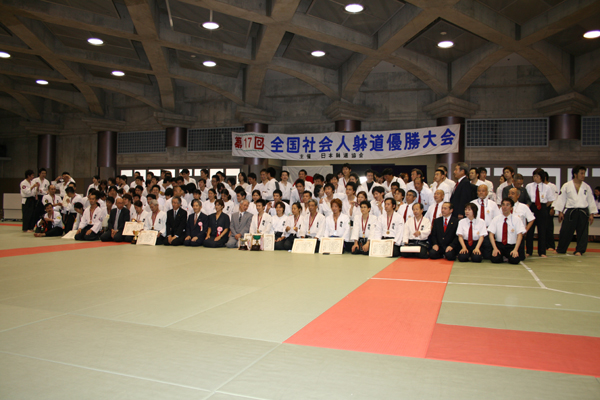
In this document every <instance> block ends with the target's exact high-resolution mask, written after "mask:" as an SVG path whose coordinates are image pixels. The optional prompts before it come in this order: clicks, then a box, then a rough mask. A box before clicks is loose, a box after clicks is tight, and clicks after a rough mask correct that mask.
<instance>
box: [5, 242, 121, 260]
mask: <svg viewBox="0 0 600 400" xmlns="http://www.w3.org/2000/svg"><path fill="white" fill-rule="evenodd" d="M40 240H44V239H40ZM121 244H129V243H114V242H100V241H97V242H79V243H71V244H61V245H56V246H40V247H22V248H19V249H9V250H0V258H2V257H15V256H28V255H31V254H42V253H55V252H57V251H67V250H81V249H93V248H96V247H107V246H118V245H121Z"/></svg>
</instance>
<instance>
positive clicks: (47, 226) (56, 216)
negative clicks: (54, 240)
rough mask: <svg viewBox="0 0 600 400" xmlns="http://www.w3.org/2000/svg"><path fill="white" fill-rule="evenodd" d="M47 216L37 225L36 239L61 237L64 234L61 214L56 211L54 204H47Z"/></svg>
mask: <svg viewBox="0 0 600 400" xmlns="http://www.w3.org/2000/svg"><path fill="white" fill-rule="evenodd" d="M45 211H46V214H45V215H44V217H43V218H42V219H40V220H39V221H38V223H37V227H36V228H35V233H34V234H33V235H34V236H35V237H44V236H47V237H51V236H61V235H62V234H63V222H62V218H61V216H60V213H59V212H58V211H56V210H55V209H54V207H53V204H51V203H46V206H45Z"/></svg>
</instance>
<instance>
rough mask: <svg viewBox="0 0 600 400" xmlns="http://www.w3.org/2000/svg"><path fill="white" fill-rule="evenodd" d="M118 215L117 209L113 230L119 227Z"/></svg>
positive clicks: (119, 211)
mask: <svg viewBox="0 0 600 400" xmlns="http://www.w3.org/2000/svg"><path fill="white" fill-rule="evenodd" d="M120 213H121V210H119V209H118V208H117V218H115V226H114V228H115V230H117V228H118V227H119V214H120Z"/></svg>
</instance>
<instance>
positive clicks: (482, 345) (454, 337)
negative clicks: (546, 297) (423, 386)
mask: <svg viewBox="0 0 600 400" xmlns="http://www.w3.org/2000/svg"><path fill="white" fill-rule="evenodd" d="M427 358H431V359H436V360H446V361H459V362H467V363H474V364H486V365H496V366H501V367H511V368H524V369H534V370H541V371H550V372H561V373H567V374H577V375H591V376H600V338H597V337H589V336H576V335H559V334H554V333H542V332H525V331H512V330H506V329H489V328H476V327H471V326H456V325H443V324H437V325H436V326H435V329H434V331H433V336H432V338H431V343H430V345H429V351H428V352H427Z"/></svg>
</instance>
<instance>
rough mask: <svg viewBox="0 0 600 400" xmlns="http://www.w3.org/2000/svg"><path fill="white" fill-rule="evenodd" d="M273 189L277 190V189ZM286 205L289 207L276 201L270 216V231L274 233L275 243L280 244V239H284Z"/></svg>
mask: <svg viewBox="0 0 600 400" xmlns="http://www.w3.org/2000/svg"><path fill="white" fill-rule="evenodd" d="M275 190H276V191H277V189H275ZM286 206H287V207H289V206H288V205H287V204H285V203H284V202H283V201H277V202H276V203H275V207H274V210H275V215H274V216H271V232H272V233H273V234H274V235H275V245H277V243H281V246H282V245H283V243H282V241H283V240H285V236H283V234H284V233H285V225H286V222H287V215H285V210H286ZM280 239H281V240H280ZM276 250H277V249H276ZM279 250H283V249H279Z"/></svg>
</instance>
